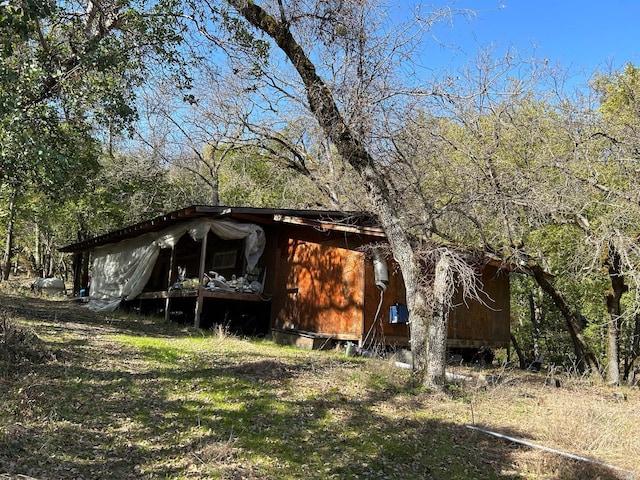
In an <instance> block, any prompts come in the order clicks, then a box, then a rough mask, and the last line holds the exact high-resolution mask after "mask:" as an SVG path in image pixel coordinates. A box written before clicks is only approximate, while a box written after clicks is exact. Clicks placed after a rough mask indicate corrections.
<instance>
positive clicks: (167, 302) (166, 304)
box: [164, 245, 176, 321]
mask: <svg viewBox="0 0 640 480" xmlns="http://www.w3.org/2000/svg"><path fill="white" fill-rule="evenodd" d="M175 260H176V246H175V245H174V246H172V247H171V259H170V260H169V278H167V299H166V300H165V301H164V319H165V321H168V320H169V311H170V307H171V296H170V294H169V289H170V288H171V280H172V278H173V268H174V263H175Z"/></svg>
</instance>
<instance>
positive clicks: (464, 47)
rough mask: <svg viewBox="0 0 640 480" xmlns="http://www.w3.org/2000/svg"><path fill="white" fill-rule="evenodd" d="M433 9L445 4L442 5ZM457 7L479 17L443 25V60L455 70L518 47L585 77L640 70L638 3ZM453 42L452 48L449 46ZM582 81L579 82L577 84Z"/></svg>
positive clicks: (461, 3) (571, 0)
mask: <svg viewBox="0 0 640 480" xmlns="http://www.w3.org/2000/svg"><path fill="white" fill-rule="evenodd" d="M433 3H434V5H435V6H442V5H446V4H447V3H445V2H443V1H437V2H433ZM448 3H449V4H450V5H451V6H452V8H454V9H462V8H468V9H472V10H474V11H475V12H476V15H477V16H476V17H475V18H471V19H469V20H468V21H467V20H465V19H464V18H461V17H458V18H457V19H456V20H455V21H454V24H453V25H452V26H446V27H445V26H440V27H439V28H438V29H437V30H436V32H437V34H438V37H439V40H441V41H443V42H445V43H446V44H447V45H449V46H450V47H451V48H447V49H439V48H437V47H435V48H436V51H439V53H436V52H435V51H432V52H431V53H432V54H434V53H435V54H436V55H439V60H440V61H442V62H444V63H446V64H449V65H450V66H456V65H460V64H463V63H467V62H468V61H469V60H472V59H473V58H475V56H476V54H477V52H478V50H479V49H481V48H486V47H489V46H491V45H493V46H494V47H495V48H496V51H497V52H504V51H505V50H506V49H507V48H515V49H517V50H518V51H519V52H520V53H521V54H522V55H524V56H531V55H532V54H535V56H536V57H540V58H546V59H549V62H551V63H553V64H556V63H559V64H560V65H561V66H563V67H564V68H566V69H569V70H570V72H571V73H573V74H574V75H575V76H576V77H582V78H584V79H587V78H588V77H590V76H591V74H592V73H593V72H594V71H595V70H596V69H599V70H606V69H607V66H608V65H609V64H611V65H613V66H614V67H615V69H620V68H621V67H622V66H624V64H626V63H627V62H632V63H635V64H636V65H639V66H640V0H606V1H605V0H601V1H596V0H582V1H578V0H458V1H456V2H454V3H450V2H448ZM451 44H453V45H451ZM577 79H578V78H576V80H577Z"/></svg>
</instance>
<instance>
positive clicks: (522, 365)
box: [511, 333, 527, 370]
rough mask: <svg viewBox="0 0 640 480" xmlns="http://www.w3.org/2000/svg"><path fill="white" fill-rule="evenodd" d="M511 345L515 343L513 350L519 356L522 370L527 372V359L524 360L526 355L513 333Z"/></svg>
mask: <svg viewBox="0 0 640 480" xmlns="http://www.w3.org/2000/svg"><path fill="white" fill-rule="evenodd" d="M511 343H513V348H514V349H515V350H516V355H517V356H518V363H519V364H520V368H521V369H522V370H526V368H527V359H526V358H524V353H522V349H521V348H520V345H518V341H517V340H516V337H515V336H514V335H513V333H512V334H511Z"/></svg>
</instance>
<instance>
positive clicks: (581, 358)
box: [529, 264, 600, 375]
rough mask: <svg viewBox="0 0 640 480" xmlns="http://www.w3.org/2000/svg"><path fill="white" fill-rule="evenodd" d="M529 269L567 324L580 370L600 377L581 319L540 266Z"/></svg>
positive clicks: (535, 265) (531, 266)
mask: <svg viewBox="0 0 640 480" xmlns="http://www.w3.org/2000/svg"><path fill="white" fill-rule="evenodd" d="M529 269H530V270H531V272H532V273H533V276H534V278H535V280H536V282H537V283H538V285H539V286H540V288H542V290H543V291H544V292H546V293H547V294H548V295H549V296H550V297H551V299H552V300H553V303H554V304H555V306H556V307H557V308H558V310H560V312H561V313H562V315H563V316H564V318H565V321H566V322H567V330H568V331H569V334H570V335H571V340H572V341H573V346H574V349H575V353H576V358H577V360H578V368H580V369H581V370H583V371H584V370H586V369H588V370H590V371H591V374H592V375H595V374H597V375H600V368H599V366H598V360H597V359H596V357H595V355H594V354H593V353H592V352H591V350H590V349H589V346H588V345H587V342H586V340H585V339H584V336H583V335H582V329H581V328H580V323H581V319H580V317H579V315H578V314H577V313H575V312H572V311H571V308H569V304H568V303H567V301H566V300H565V299H564V297H563V296H562V294H561V293H560V292H558V290H556V288H555V287H554V286H553V285H551V283H550V282H549V281H548V280H547V278H546V276H545V272H544V271H543V270H542V267H540V265H538V264H533V265H529Z"/></svg>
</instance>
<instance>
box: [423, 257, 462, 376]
mask: <svg viewBox="0 0 640 480" xmlns="http://www.w3.org/2000/svg"><path fill="white" fill-rule="evenodd" d="M449 267H450V265H449V262H448V259H447V257H446V256H442V257H440V259H439V260H438V262H437V263H436V269H435V276H434V281H433V313H432V315H431V319H430V321H429V326H428V329H427V332H428V334H427V345H428V348H427V364H426V374H425V376H424V382H423V383H424V384H425V385H430V386H438V385H443V384H444V380H445V365H446V350H447V323H448V321H449V302H448V298H450V297H451V295H450V292H451V290H452V289H454V288H455V286H454V285H450V284H449V282H448V270H449Z"/></svg>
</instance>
